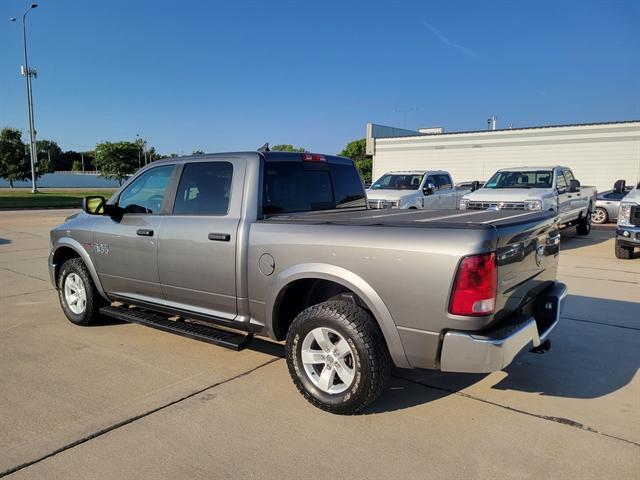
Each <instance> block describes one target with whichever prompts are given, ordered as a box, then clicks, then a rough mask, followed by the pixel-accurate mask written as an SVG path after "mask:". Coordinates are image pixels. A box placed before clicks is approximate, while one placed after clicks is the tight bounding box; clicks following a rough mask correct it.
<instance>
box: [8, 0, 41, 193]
mask: <svg viewBox="0 0 640 480" xmlns="http://www.w3.org/2000/svg"><path fill="white" fill-rule="evenodd" d="M37 7H38V4H37V3H32V4H31V6H30V7H29V8H27V11H26V12H24V15H22V41H23V44H24V66H23V67H22V68H21V69H20V70H21V73H22V75H23V76H24V77H25V78H26V80H27V112H28V113H29V143H30V149H29V153H30V156H31V193H37V192H38V188H37V187H36V161H37V157H38V150H37V148H36V129H35V127H34V122H33V95H32V93H31V77H36V76H37V75H38V72H36V70H35V69H34V68H29V60H28V56H27V22H26V17H27V14H28V13H29V12H30V11H31V10H32V9H34V8H37ZM10 20H11V21H12V22H15V21H16V19H15V18H11V19H10Z"/></svg>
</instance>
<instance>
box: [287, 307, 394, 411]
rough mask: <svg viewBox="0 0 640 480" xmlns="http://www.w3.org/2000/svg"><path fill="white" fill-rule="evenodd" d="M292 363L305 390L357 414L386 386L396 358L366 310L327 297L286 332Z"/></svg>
mask: <svg viewBox="0 0 640 480" xmlns="http://www.w3.org/2000/svg"><path fill="white" fill-rule="evenodd" d="M286 356H287V366H288V367H289V374H290V375H291V378H292V380H293V383H294V384H295V385H296V387H297V388H298V390H299V391H300V393H301V394H302V395H303V396H304V398H306V399H307V401H308V402H310V403H311V404H313V405H314V406H316V407H318V408H321V409H322V410H326V411H329V412H332V413H338V414H344V415H349V414H354V413H358V412H359V411H361V410H362V409H363V408H365V407H366V406H368V405H369V404H371V403H372V402H373V401H374V400H375V399H377V398H378V397H379V396H380V394H381V393H382V392H383V391H384V389H385V388H386V386H387V384H388V381H389V376H390V372H391V357H390V356H389V352H388V350H387V346H386V344H385V341H384V337H383V335H382V332H381V331H380V329H379V328H378V325H377V324H376V322H375V320H374V319H373V317H372V316H371V314H369V312H367V311H366V310H365V309H363V308H361V307H359V306H358V305H355V304H353V303H350V302H344V301H328V302H324V303H320V304H318V305H313V306H311V307H309V308H307V309H306V310H303V311H302V312H301V313H300V314H299V315H298V316H297V317H296V318H295V320H294V321H293V323H292V324H291V327H290V328H289V332H288V333H287V345H286Z"/></svg>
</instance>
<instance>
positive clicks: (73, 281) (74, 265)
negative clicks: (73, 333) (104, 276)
mask: <svg viewBox="0 0 640 480" xmlns="http://www.w3.org/2000/svg"><path fill="white" fill-rule="evenodd" d="M74 292H75V297H74ZM58 297H59V298H60V305H61V306H62V310H63V311H64V314H65V315H66V316H67V318H68V319H69V321H70V322H71V323H74V324H76V325H81V326H83V327H86V326H90V325H96V324H98V323H99V320H100V311H99V310H100V307H103V306H105V305H107V302H106V300H104V299H103V298H102V297H101V296H100V294H99V293H98V290H97V289H96V286H95V284H94V283H93V279H92V278H91V274H90V273H89V270H88V269H87V266H86V265H85V264H84V262H83V261H82V260H81V259H80V258H72V259H70V260H67V261H66V262H64V263H63V264H62V267H61V268H60V273H59V274H58ZM72 298H76V299H77V301H76V303H73V302H72V301H71V299H72Z"/></svg>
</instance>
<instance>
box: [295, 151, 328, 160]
mask: <svg viewBox="0 0 640 480" xmlns="http://www.w3.org/2000/svg"><path fill="white" fill-rule="evenodd" d="M301 155H302V161H303V162H326V161H327V159H326V158H324V155H319V154H317V153H302V154H301Z"/></svg>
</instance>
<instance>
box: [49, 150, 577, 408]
mask: <svg viewBox="0 0 640 480" xmlns="http://www.w3.org/2000/svg"><path fill="white" fill-rule="evenodd" d="M83 210H84V211H83V212H79V213H77V214H75V215H72V216H71V217H69V218H68V219H67V220H66V221H65V223H63V224H62V225H60V226H59V227H57V228H55V229H54V230H52V231H51V255H50V258H49V264H50V265H49V267H50V273H51V280H52V282H53V284H54V285H55V286H56V288H57V289H58V291H59V297H60V302H61V304H62V308H63V310H64V312H65V314H66V316H67V317H68V318H69V320H70V321H72V322H73V323H76V324H78V325H90V324H93V323H96V322H98V321H100V317H102V316H109V317H115V318H119V319H121V320H126V321H129V322H136V323H139V324H143V325H147V326H151V327H154V328H158V329H161V330H165V331H168V332H172V333H177V334H180V335H184V336H187V337H191V338H194V339H198V340H203V341H208V342H211V343H215V344H219V345H224V346H227V347H231V348H237V349H239V348H242V347H243V346H245V345H247V343H248V342H249V341H250V340H251V338H252V337H253V335H261V336H266V337H269V338H272V339H275V340H279V341H282V340H286V359H287V364H288V367H289V372H290V374H291V377H292V379H293V381H294V383H295V385H296V387H297V388H298V389H299V390H300V392H301V393H302V394H303V395H304V397H305V398H306V399H307V400H308V401H309V402H311V403H312V404H314V405H315V406H317V407H319V408H322V409H325V410H328V411H331V412H334V413H343V414H349V413H356V412H358V411H360V410H361V409H363V408H364V407H366V406H367V405H369V404H370V403H371V402H372V401H374V400H375V399H376V398H377V397H378V396H379V395H380V394H381V393H382V392H383V390H384V389H385V386H386V385H387V381H388V378H389V375H390V368H391V365H392V364H395V365H396V366H397V367H401V368H429V369H439V370H442V371H447V372H491V371H494V370H499V369H502V368H504V367H505V366H506V365H508V364H509V363H510V362H511V361H512V359H513V358H514V356H515V355H516V354H517V353H518V352H520V351H522V350H525V349H529V348H533V347H538V348H544V347H545V346H546V345H547V344H548V342H546V340H547V338H548V336H549V334H550V333H551V331H552V330H553V329H554V327H555V326H556V324H557V323H558V320H559V317H560V309H561V303H562V299H563V298H564V296H565V294H566V288H565V286H564V285H563V284H561V283H558V282H557V281H556V269H557V263H558V254H559V238H560V237H559V233H558V223H557V218H556V216H555V214H554V213H553V212H526V211H524V212H523V211H520V212H514V211H445V210H437V211H431V210H370V209H368V208H367V203H366V197H365V191H364V188H363V185H362V182H361V180H360V177H359V174H358V172H357V170H356V168H355V166H354V164H353V162H352V161H351V160H348V159H345V158H340V157H334V156H328V155H318V154H311V153H302V154H300V153H283V152H249V153H225V154H215V155H203V156H193V157H186V158H172V159H169V160H166V161H158V162H154V163H152V164H151V165H149V166H147V167H145V168H144V169H142V170H140V171H139V172H138V173H137V174H136V175H135V176H134V177H133V178H131V179H130V180H129V181H128V182H127V183H126V184H125V185H123V186H122V188H120V189H119V190H118V191H117V192H116V193H115V194H114V195H113V196H112V197H111V199H110V200H109V201H105V200H104V199H103V198H101V197H87V198H86V199H85V202H84V207H83Z"/></svg>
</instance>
